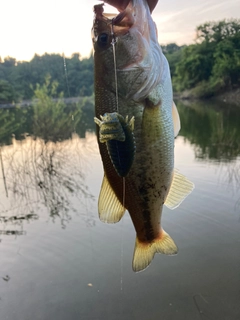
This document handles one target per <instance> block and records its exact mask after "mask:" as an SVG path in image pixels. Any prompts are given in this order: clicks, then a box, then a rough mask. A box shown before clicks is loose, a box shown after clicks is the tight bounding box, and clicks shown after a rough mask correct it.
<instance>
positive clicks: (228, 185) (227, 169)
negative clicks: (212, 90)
mask: <svg viewBox="0 0 240 320" xmlns="http://www.w3.org/2000/svg"><path fill="white" fill-rule="evenodd" d="M188 104H189V105H188ZM188 104H187V105H186V104H185V105H184V104H183V103H181V102H179V103H177V106H178V109H179V113H180V117H181V122H182V130H181V132H180V135H179V136H178V138H177V139H176V144H175V164H176V165H175V166H176V168H178V169H179V170H180V172H181V173H183V174H185V175H186V176H187V177H188V178H189V179H190V180H191V181H193V182H194V184H195V189H194V191H193V192H192V194H191V195H190V196H189V197H188V198H187V199H186V200H185V201H184V202H183V203H182V204H181V206H180V207H178V208H177V209H176V210H173V211H171V210H168V209H167V208H165V209H164V213H163V226H164V229H165V230H166V231H167V232H168V233H169V234H170V235H171V236H172V237H173V238H174V240H175V242H176V243H177V245H178V247H179V253H178V255H176V256H173V257H169V256H164V255H155V258H154V260H153V262H152V264H151V265H150V267H149V268H148V269H146V270H145V271H144V272H140V273H137V274H135V273H134V272H133V271H132V268H131V264H132V256H133V250H134V244H135V231H134V228H133V225H132V222H131V219H130V217H129V214H128V213H126V214H125V216H124V217H123V219H122V221H120V222H119V223H118V224H115V225H108V224H103V223H102V222H100V221H99V219H98V213H97V199H98V194H99V190H100V186H101V182H102V176H103V170H102V164H101V159H100V156H99V153H98V147H97V142H96V137H95V134H94V128H95V127H94V123H93V111H91V110H90V111H88V112H86V111H85V112H84V113H83V114H81V119H80V121H79V122H78V123H76V121H75V119H76V115H75V116H73V115H72V113H71V112H69V116H70V117H72V118H71V119H72V122H71V125H70V126H69V127H67V128H66V126H63V124H62V123H63V122H62V121H63V119H61V115H58V121H56V123H55V124H54V125H53V124H51V123H50V124H49V125H47V124H46V123H47V121H43V120H42V119H40V120H41V121H37V120H39V119H38V118H37V119H36V117H35V116H36V115H34V112H35V111H34V110H32V109H31V108H29V109H16V110H15V109H13V110H0V124H1V131H0V144H1V154H0V155H1V157H0V166H1V171H0V178H1V180H0V197H1V198H0V221H1V225H0V241H1V242H0V319H1V320H7V319H8V320H33V319H35V320H37V319H39V320H40V319H42V320H49V319H58V320H76V319H83V320H97V319H98V320H102V319H104V320H112V319H114V320H115V319H116V320H120V319H121V320H122V319H123V320H133V319H137V320H140V319H144V320H145V319H146V320H155V319H162V320H175V319H177V320H179V319H184V320H205V319H209V320H239V319H240V191H239V186H240V108H239V107H238V108H237V107H232V106H229V105H223V106H219V105H213V104H212V103H209V102H208V103H201V104H199V103H191V104H190V103H188ZM64 116H65V115H64ZM34 117H35V118H34ZM59 117H60V118H59ZM13 133H14V135H12V134H13Z"/></svg>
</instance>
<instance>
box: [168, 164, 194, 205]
mask: <svg viewBox="0 0 240 320" xmlns="http://www.w3.org/2000/svg"><path fill="white" fill-rule="evenodd" d="M193 189H194V184H193V183H192V182H191V181H189V180H188V179H187V178H186V177H185V176H184V175H182V174H181V173H179V172H178V171H177V170H176V169H175V170H174V174H173V180H172V184H171V187H170V190H169V192H168V195H167V198H166V200H165V202H164V204H165V205H166V206H167V207H168V208H169V209H172V210H173V209H175V208H177V207H178V206H179V205H180V204H181V203H182V201H183V200H184V199H185V198H186V197H187V196H188V195H189V194H190V193H191V192H192V190H193Z"/></svg>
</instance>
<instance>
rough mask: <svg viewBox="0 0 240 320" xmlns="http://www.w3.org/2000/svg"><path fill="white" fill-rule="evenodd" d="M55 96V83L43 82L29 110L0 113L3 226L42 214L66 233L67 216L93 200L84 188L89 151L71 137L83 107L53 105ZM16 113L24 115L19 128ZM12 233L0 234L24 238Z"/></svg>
mask: <svg viewBox="0 0 240 320" xmlns="http://www.w3.org/2000/svg"><path fill="white" fill-rule="evenodd" d="M55 91H56V84H54V83H53V84H50V80H49V79H47V80H46V83H45V85H44V86H42V87H40V86H37V88H36V90H35V100H34V101H33V107H32V108H31V109H24V110H23V109H22V110H20V109H16V110H14V111H12V110H2V111H3V112H2V113H1V114H0V123H1V122H4V121H5V122H6V123H7V124H6V126H5V127H3V128H4V130H1V136H0V148H1V149H0V151H1V168H2V170H1V172H2V177H3V182H4V183H3V186H4V185H5V188H4V191H2V195H1V200H0V222H1V223H2V224H3V225H7V224H11V225H17V226H22V225H23V221H26V220H27V221H31V220H35V219H37V218H38V217H39V214H40V212H41V214H44V213H45V214H47V216H48V217H50V218H51V219H52V220H53V221H55V219H56V218H58V219H60V221H61V224H62V227H63V228H64V227H65V226H66V223H67V222H69V221H70V219H71V212H79V207H84V205H85V204H86V203H87V202H88V201H89V200H90V199H93V196H92V195H91V193H90V191H89V190H88V186H87V185H86V183H85V175H86V171H87V170H88V165H87V159H86V156H87V155H86V151H88V153H89V148H90V146H88V145H87V144H86V142H85V140H83V139H80V138H79V136H78V135H77V134H76V133H75V131H76V128H78V127H81V125H80V123H81V119H82V108H81V106H80V105H78V104H74V105H72V106H70V107H68V106H66V104H65V103H64V101H63V100H62V99H61V98H62V97H61V96H59V97H57V98H56V99H55V100H53V99H52V98H51V96H54V94H55ZM4 111H5V112H6V113H4ZM20 112H22V115H23V116H22V117H21V116H20V117H19V119H20V121H19V123H17V122H18V119H17V117H16V116H15V115H16V114H18V115H19V114H20ZM6 119H7V120H6ZM11 119H12V121H10V120H11ZM26 129H29V130H26ZM13 133H14V136H12V134H13ZM76 205H77V209H76ZM13 231H14V230H6V229H5V227H4V229H3V230H2V231H0V233H2V234H14V232H15V234H18V235H19V234H23V230H20V231H17V230H15V231H14V232H13Z"/></svg>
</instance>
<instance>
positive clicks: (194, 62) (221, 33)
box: [169, 19, 240, 98]
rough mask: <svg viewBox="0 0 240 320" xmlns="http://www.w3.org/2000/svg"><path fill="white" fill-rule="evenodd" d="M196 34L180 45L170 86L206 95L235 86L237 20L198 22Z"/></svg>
mask: <svg viewBox="0 0 240 320" xmlns="http://www.w3.org/2000/svg"><path fill="white" fill-rule="evenodd" d="M196 34H197V42H196V44H193V45H190V46H187V47H185V48H183V49H182V52H181V55H180V56H179V58H180V59H179V61H178V62H177V63H175V69H174V72H173V73H172V75H173V85H174V89H175V90H176V91H179V92H180V91H183V90H191V95H192V96H195V97H199V98H207V97H210V96H212V95H214V94H216V93H218V92H221V91H223V90H226V89H228V88H233V87H235V86H236V87H237V86H239V85H240V20H237V19H236V20H228V21H226V20H222V21H219V22H208V23H205V24H203V25H200V26H198V27H197V29H196ZM169 61H170V64H171V60H169Z"/></svg>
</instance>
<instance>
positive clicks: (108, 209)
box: [98, 175, 125, 223]
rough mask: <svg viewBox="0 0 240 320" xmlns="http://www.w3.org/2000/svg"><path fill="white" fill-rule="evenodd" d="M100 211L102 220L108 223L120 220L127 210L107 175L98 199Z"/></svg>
mask: <svg viewBox="0 0 240 320" xmlns="http://www.w3.org/2000/svg"><path fill="white" fill-rule="evenodd" d="M98 212H99V218H100V220H101V221H102V222H107V223H116V222H118V221H119V220H121V218H122V216H123V215H124V212H125V208H124V207H123V205H122V204H121V202H120V201H119V200H118V198H117V196H116V195H115V193H114V191H113V189H112V187H111V186H110V183H109V182H108V179H107V177H106V176H105V175H104V177H103V182H102V187H101V191H100V195H99V199H98Z"/></svg>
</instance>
